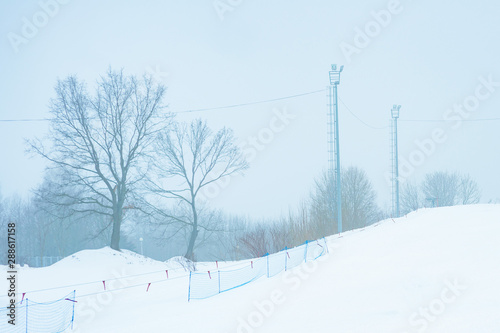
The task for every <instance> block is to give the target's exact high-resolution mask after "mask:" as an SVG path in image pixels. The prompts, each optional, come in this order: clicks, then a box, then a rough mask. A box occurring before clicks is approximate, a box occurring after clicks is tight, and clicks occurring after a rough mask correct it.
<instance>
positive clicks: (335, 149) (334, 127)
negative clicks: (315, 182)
mask: <svg viewBox="0 0 500 333" xmlns="http://www.w3.org/2000/svg"><path fill="white" fill-rule="evenodd" d="M343 69H344V66H340V69H338V70H337V65H332V70H331V71H330V72H329V74H330V86H329V87H328V91H329V94H328V96H329V98H328V106H329V113H328V153H329V154H328V155H329V156H328V158H329V168H330V175H331V178H332V179H333V178H334V177H333V175H334V170H335V180H336V189H337V231H338V233H341V232H342V189H341V182H340V149H339V147H340V144H339V107H338V101H337V86H338V85H339V83H340V73H341V72H342V70H343ZM334 160H335V167H334Z"/></svg>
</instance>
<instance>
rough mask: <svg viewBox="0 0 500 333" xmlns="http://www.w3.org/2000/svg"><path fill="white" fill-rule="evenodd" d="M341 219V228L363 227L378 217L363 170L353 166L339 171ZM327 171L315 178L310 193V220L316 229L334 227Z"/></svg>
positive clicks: (333, 193)
mask: <svg viewBox="0 0 500 333" xmlns="http://www.w3.org/2000/svg"><path fill="white" fill-rule="evenodd" d="M341 177H342V222H343V229H344V230H351V229H355V228H361V227H364V226H367V225H369V224H371V223H373V222H376V221H377V220H378V219H380V218H381V213H380V210H379V209H378V207H377V204H376V202H375V198H376V194H375V191H374V190H373V187H372V184H371V183H370V181H369V180H368V177H367V176H366V173H365V172H364V171H363V170H362V169H360V168H357V167H349V168H347V169H344V170H342V173H341ZM333 184H334V182H333V180H332V178H331V176H330V174H329V173H326V172H325V173H323V175H322V177H321V178H320V179H319V180H317V181H316V186H315V189H314V192H313V194H312V195H311V219H312V221H314V223H315V224H316V225H317V227H318V228H321V229H326V230H328V231H329V232H332V230H333V231H334V232H336V230H337V223H338V222H337V213H336V211H337V200H336V197H337V196H336V191H335V189H334V185H333Z"/></svg>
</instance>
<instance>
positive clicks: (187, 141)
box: [151, 120, 247, 260]
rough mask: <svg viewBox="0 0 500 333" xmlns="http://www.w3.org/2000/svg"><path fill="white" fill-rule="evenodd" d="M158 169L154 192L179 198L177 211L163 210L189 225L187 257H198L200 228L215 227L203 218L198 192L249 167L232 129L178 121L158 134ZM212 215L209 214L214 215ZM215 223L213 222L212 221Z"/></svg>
mask: <svg viewBox="0 0 500 333" xmlns="http://www.w3.org/2000/svg"><path fill="white" fill-rule="evenodd" d="M156 150H157V153H158V155H159V157H160V158H159V159H158V160H157V163H156V169H157V174H158V177H159V179H158V180H157V181H154V180H152V181H151V189H152V191H153V192H154V193H156V194H158V195H160V196H161V197H164V198H168V199H175V200H176V201H177V204H178V206H177V207H176V209H175V210H170V211H167V210H163V212H162V215H163V216H164V217H165V218H166V221H167V222H166V223H171V224H176V225H179V226H180V227H186V226H187V227H188V229H189V241H188V245H187V250H186V254H185V257H186V258H188V259H191V260H193V259H194V252H193V251H194V248H195V244H196V239H197V237H198V234H199V231H200V229H204V230H205V231H209V230H212V228H211V227H210V226H209V224H208V222H209V220H210V219H207V220H200V211H201V209H200V205H201V203H200V202H199V200H198V195H199V194H200V191H201V190H202V189H203V188H205V187H206V186H208V185H210V184H211V183H214V182H216V181H218V180H220V179H222V178H225V177H229V176H231V175H233V174H235V173H237V172H240V171H243V170H244V169H246V168H247V163H246V161H245V159H244V158H243V156H242V154H241V152H240V150H239V148H238V147H237V146H236V145H235V139H234V136H233V134H232V131H231V130H229V129H227V128H223V129H221V130H219V131H218V132H217V133H213V132H212V131H211V130H210V129H209V127H208V126H207V124H206V123H205V122H203V121H201V120H195V121H193V122H192V123H191V124H190V125H189V126H188V125H186V124H178V123H176V124H174V125H173V126H172V129H171V130H170V131H163V132H161V134H160V135H159V136H158V140H157V142H156ZM210 215H211V214H206V216H210ZM212 222H213V221H212Z"/></svg>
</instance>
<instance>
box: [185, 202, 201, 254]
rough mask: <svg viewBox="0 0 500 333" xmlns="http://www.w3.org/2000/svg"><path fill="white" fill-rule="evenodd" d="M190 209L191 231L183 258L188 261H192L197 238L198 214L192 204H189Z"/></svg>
mask: <svg viewBox="0 0 500 333" xmlns="http://www.w3.org/2000/svg"><path fill="white" fill-rule="evenodd" d="M193 202H194V200H193ZM191 209H192V210H193V230H192V231H191V237H190V238H189V244H188V248H187V251H186V255H185V257H186V258H187V259H189V260H192V261H194V244H195V241H196V237H197V236H198V214H196V207H195V205H194V203H193V204H191Z"/></svg>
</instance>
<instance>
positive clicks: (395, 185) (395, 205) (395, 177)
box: [391, 104, 401, 217]
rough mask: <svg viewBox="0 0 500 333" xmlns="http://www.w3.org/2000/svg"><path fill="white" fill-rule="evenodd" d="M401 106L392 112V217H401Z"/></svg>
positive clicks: (395, 106) (395, 107)
mask: <svg viewBox="0 0 500 333" xmlns="http://www.w3.org/2000/svg"><path fill="white" fill-rule="evenodd" d="M400 109H401V105H396V104H394V105H393V106H392V110H391V116H392V121H391V161H392V171H391V176H392V177H391V178H392V216H393V217H399V216H400V211H399V160H398V118H399V110H400Z"/></svg>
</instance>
